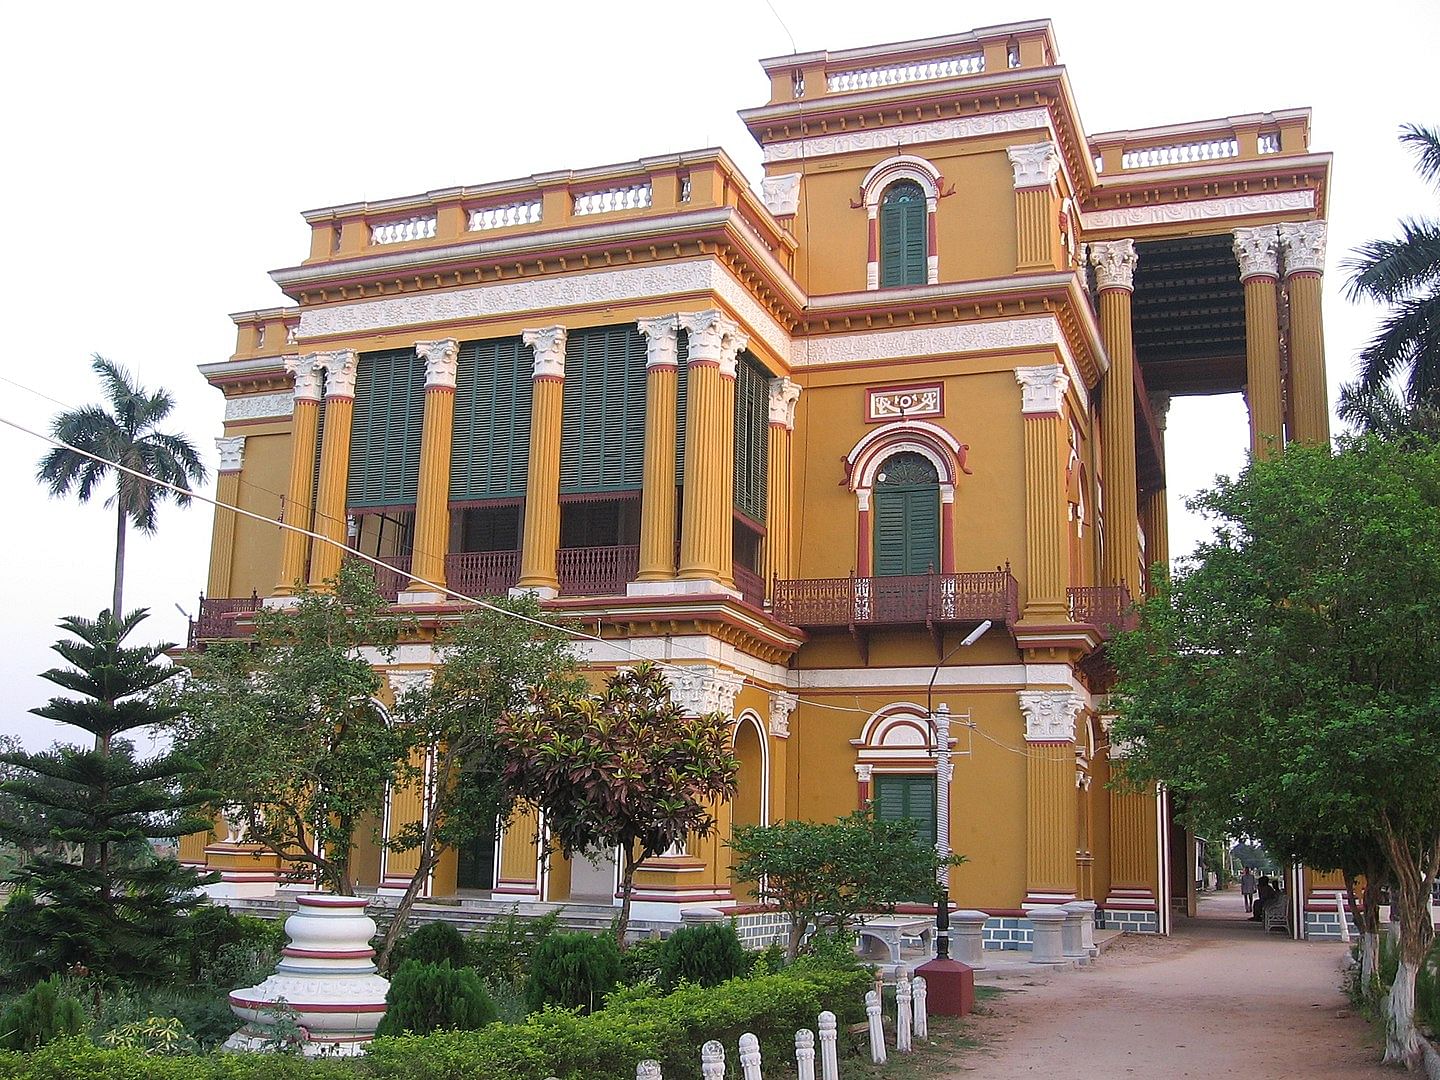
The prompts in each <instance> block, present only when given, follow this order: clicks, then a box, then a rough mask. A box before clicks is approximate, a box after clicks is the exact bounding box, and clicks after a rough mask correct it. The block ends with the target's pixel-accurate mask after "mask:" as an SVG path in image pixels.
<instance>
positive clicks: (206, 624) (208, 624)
mask: <svg viewBox="0 0 1440 1080" xmlns="http://www.w3.org/2000/svg"><path fill="white" fill-rule="evenodd" d="M259 610H260V597H259V596H258V595H257V594H255V593H253V592H252V593H251V594H250V595H249V596H237V597H227V596H202V597H200V610H199V611H198V612H197V613H196V616H195V618H193V619H191V620H190V631H189V635H188V642H189V647H190V648H192V649H194V648H196V647H198V646H199V645H200V644H201V643H202V642H206V641H218V640H221V639H224V638H237V637H241V636H243V634H244V631H242V630H241V629H240V627H239V624H238V621H237V616H239V615H243V614H248V613H250V612H253V611H259Z"/></svg>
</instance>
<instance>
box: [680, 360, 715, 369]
mask: <svg viewBox="0 0 1440 1080" xmlns="http://www.w3.org/2000/svg"><path fill="white" fill-rule="evenodd" d="M686 365H687V366H688V367H713V368H718V367H719V366H720V361H719V360H689V361H686Z"/></svg>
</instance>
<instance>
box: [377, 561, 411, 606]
mask: <svg viewBox="0 0 1440 1080" xmlns="http://www.w3.org/2000/svg"><path fill="white" fill-rule="evenodd" d="M376 558H379V559H383V560H384V561H385V562H386V563H387V564H388V565H387V566H376V565H375V564H374V563H369V564H368V565H369V566H370V567H371V568H372V569H373V570H374V571H375V588H376V589H378V590H379V591H380V595H381V596H383V597H384V598H385V599H386V600H388V601H390V603H392V604H393V603H395V601H396V600H398V599H399V597H400V593H401V592H402V591H403V590H404V588H405V586H406V585H409V584H410V556H409V555H377V556H376Z"/></svg>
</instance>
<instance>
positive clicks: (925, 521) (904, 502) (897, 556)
mask: <svg viewBox="0 0 1440 1080" xmlns="http://www.w3.org/2000/svg"><path fill="white" fill-rule="evenodd" d="M880 476H881V477H882V478H883V479H881V480H880V481H879V482H878V483H877V484H876V486H875V499H874V503H873V505H874V536H875V573H876V575H877V576H878V577H891V576H894V575H897V574H925V573H930V572H932V571H938V570H939V569H940V487H939V474H938V473H937V472H936V471H935V466H934V464H932V463H931V462H930V461H929V460H928V459H927V458H925V457H923V456H922V455H920V454H916V453H913V452H911V451H905V452H903V453H899V454H896V455H894V456H893V457H891V458H889V459H887V460H886V462H885V463H884V465H883V466H882V467H881V471H880Z"/></svg>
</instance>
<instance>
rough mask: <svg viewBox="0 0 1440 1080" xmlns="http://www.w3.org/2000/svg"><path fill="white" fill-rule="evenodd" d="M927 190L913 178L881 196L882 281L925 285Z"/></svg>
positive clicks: (883, 284) (889, 283)
mask: <svg viewBox="0 0 1440 1080" xmlns="http://www.w3.org/2000/svg"><path fill="white" fill-rule="evenodd" d="M925 256H926V251H925V192H924V191H922V190H921V189H920V185H919V184H917V183H914V182H913V181H910V180H902V181H900V182H899V183H896V184H891V185H890V186H889V187H888V188H886V189H885V194H884V195H882V196H881V197H880V284H881V285H882V286H884V287H890V286H894V285H924V284H925V281H926V276H927V275H926V273H925Z"/></svg>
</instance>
